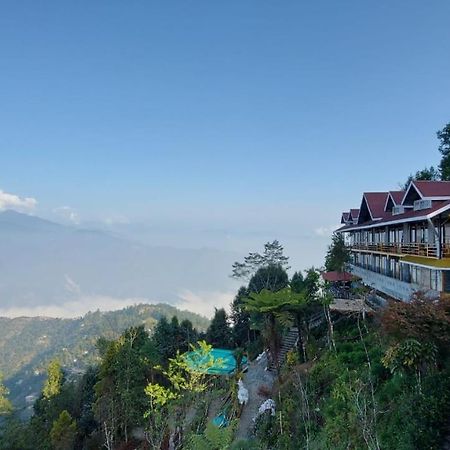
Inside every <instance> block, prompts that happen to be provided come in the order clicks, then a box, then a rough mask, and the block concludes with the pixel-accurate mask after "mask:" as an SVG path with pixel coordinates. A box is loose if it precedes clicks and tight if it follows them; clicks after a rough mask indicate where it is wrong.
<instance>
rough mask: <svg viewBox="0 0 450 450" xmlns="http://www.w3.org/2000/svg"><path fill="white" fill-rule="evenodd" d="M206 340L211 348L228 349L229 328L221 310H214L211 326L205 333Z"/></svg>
mask: <svg viewBox="0 0 450 450" xmlns="http://www.w3.org/2000/svg"><path fill="white" fill-rule="evenodd" d="M206 340H207V342H208V343H209V344H211V345H212V346H213V347H219V348H229V347H230V346H231V342H232V336H231V328H230V325H229V324H228V316H227V313H226V312H225V310H224V309H223V308H220V309H216V311H215V313H214V317H213V319H212V321H211V325H210V326H209V327H208V330H207V331H206Z"/></svg>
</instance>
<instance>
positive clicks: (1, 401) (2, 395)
mask: <svg viewBox="0 0 450 450" xmlns="http://www.w3.org/2000/svg"><path fill="white" fill-rule="evenodd" d="M8 394H9V390H8V388H7V387H6V386H5V385H4V384H3V379H2V376H1V374H0V415H2V414H8V413H10V412H11V411H12V404H11V402H10V401H9V400H8V398H7V396H8Z"/></svg>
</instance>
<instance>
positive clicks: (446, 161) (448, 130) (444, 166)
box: [436, 123, 450, 181]
mask: <svg viewBox="0 0 450 450" xmlns="http://www.w3.org/2000/svg"><path fill="white" fill-rule="evenodd" d="M436 134H437V137H438V139H439V141H440V143H439V151H440V153H441V155H442V158H441V162H440V164H439V170H440V172H441V179H442V180H445V181H448V180H450V123H448V124H447V125H445V127H444V128H443V129H442V130H439V131H438V132H437V133H436Z"/></svg>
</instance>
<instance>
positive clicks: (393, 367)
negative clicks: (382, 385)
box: [381, 339, 437, 373]
mask: <svg viewBox="0 0 450 450" xmlns="http://www.w3.org/2000/svg"><path fill="white" fill-rule="evenodd" d="M436 357H437V348H436V346H435V345H434V344H433V343H430V342H419V341H418V340H416V339H406V340H405V341H403V342H401V343H398V344H395V345H393V346H391V347H389V348H388V349H387V351H386V353H385V355H384V357H383V358H382V360H381V361H382V362H383V364H384V366H385V367H386V368H388V369H390V371H391V372H392V373H395V372H397V371H403V372H412V373H417V372H420V371H425V370H427V369H430V368H432V367H434V366H435V365H436Z"/></svg>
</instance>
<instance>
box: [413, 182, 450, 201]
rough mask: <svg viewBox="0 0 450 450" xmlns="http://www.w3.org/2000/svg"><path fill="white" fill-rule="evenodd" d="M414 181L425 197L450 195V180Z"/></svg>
mask: <svg viewBox="0 0 450 450" xmlns="http://www.w3.org/2000/svg"><path fill="white" fill-rule="evenodd" d="M413 183H414V186H416V188H417V190H418V191H419V192H420V193H421V194H422V196H423V197H450V181H424V180H414V181H413Z"/></svg>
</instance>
